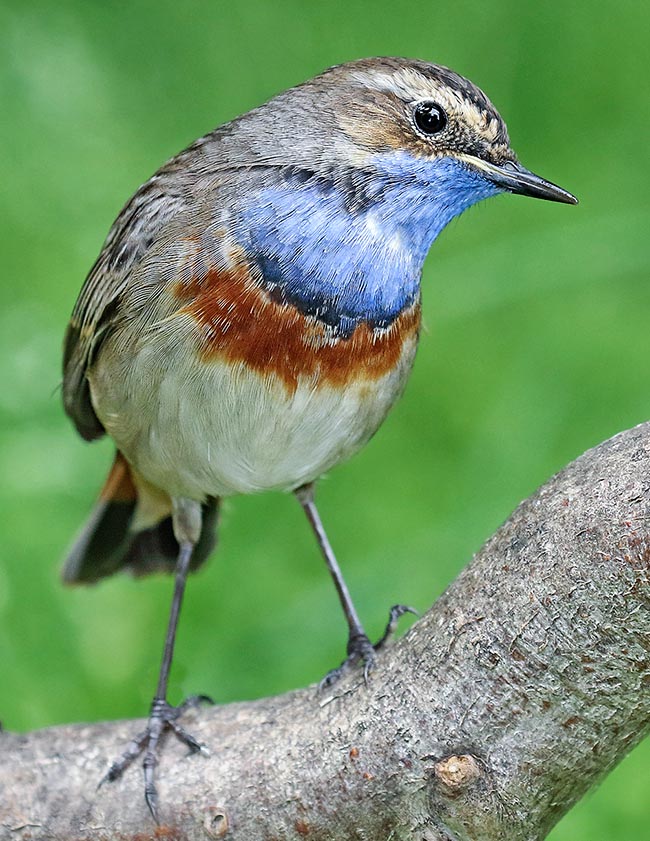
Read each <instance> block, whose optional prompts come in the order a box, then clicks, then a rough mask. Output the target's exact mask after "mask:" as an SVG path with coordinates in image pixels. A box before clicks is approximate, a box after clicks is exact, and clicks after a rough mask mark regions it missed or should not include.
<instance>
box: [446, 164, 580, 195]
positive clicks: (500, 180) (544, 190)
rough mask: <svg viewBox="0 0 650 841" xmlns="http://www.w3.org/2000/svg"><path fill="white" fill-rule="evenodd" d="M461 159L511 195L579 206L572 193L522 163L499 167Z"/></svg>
mask: <svg viewBox="0 0 650 841" xmlns="http://www.w3.org/2000/svg"><path fill="white" fill-rule="evenodd" d="M459 157H460V158H461V160H463V161H464V162H465V163H467V164H469V165H470V166H472V167H474V169H478V170H479V171H480V172H481V174H482V175H483V176H484V177H485V178H487V179H488V180H489V181H491V182H492V183H493V184H495V185H496V186H497V187H499V188H500V189H501V190H507V191H508V192H509V193H521V195H522V196H532V198H535V199H546V200H547V201H560V202H563V203H564V204H578V199H577V198H576V197H575V196H573V195H572V194H571V193H569V192H567V191H566V190H563V189H562V187H558V186H557V184H553V183H552V182H551V181H546V179H545V178H540V176H539V175H535V173H534V172H531V171H530V170H529V169H526V168H525V167H523V166H522V165H521V164H520V163H515V162H514V161H506V163H504V164H501V165H500V166H497V164H493V163H490V162H489V161H485V160H483V159H482V158H477V157H475V156H474V155H459Z"/></svg>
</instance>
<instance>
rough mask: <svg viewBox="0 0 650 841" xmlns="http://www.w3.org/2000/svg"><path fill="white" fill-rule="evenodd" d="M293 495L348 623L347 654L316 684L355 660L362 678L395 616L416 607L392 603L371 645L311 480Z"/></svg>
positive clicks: (336, 676) (333, 677)
mask: <svg viewBox="0 0 650 841" xmlns="http://www.w3.org/2000/svg"><path fill="white" fill-rule="evenodd" d="M295 495H296V497H297V498H298V501H299V502H300V504H301V505H302V507H303V510H304V512H305V514H306V515H307V519H308V520H309V522H310V524H311V527H312V529H313V531H314V534H315V535H316V540H317V541H318V545H319V546H320V550H321V552H322V554H323V558H324V559H325V563H326V564H327V568H328V569H329V571H330V575H331V576H332V579H333V581H334V586H335V587H336V592H337V593H338V595H339V599H340V601H341V606H342V608H343V613H344V614H345V620H346V622H347V623H348V644H347V657H346V659H345V660H344V661H343V663H341V665H340V666H338V667H337V668H336V669H332V671H331V672H328V673H327V674H326V675H325V677H324V678H323V680H322V681H321V684H320V685H321V688H324V687H327V686H331V685H332V684H333V683H335V682H336V681H337V680H338V679H339V678H340V677H341V675H342V674H343V673H344V672H345V671H346V670H347V669H348V668H349V667H350V666H354V665H356V664H357V663H359V662H361V663H363V674H364V678H365V679H366V680H367V679H368V675H369V674H370V672H371V670H372V669H373V667H374V665H375V659H376V658H375V652H377V651H378V650H379V649H380V648H382V647H383V646H384V644H385V643H386V641H387V640H388V638H389V637H390V635H391V634H392V633H393V631H394V630H395V626H396V624H397V620H398V619H399V617H400V616H402V615H403V614H404V613H416V611H415V610H414V609H413V608H411V607H406V606H405V605H395V606H394V607H392V608H391V610H390V617H389V620H388V624H387V625H386V629H385V631H384V633H383V634H382V636H381V638H380V639H379V640H378V642H376V643H375V644H374V645H373V643H372V642H371V641H370V639H369V638H368V635H367V634H366V632H365V631H364V629H363V625H362V624H361V620H360V619H359V616H358V614H357V611H356V608H355V607H354V604H353V602H352V598H351V596H350V592H349V590H348V588H347V585H346V583H345V580H344V578H343V574H342V572H341V568H340V567H339V565H338V562H337V560H336V556H335V555H334V552H333V550H332V547H331V545H330V542H329V540H328V539H327V534H326V533H325V529H324V528H323V523H322V521H321V518H320V515H319V513H318V509H317V508H316V504H315V502H314V485H313V483H310V484H308V485H303V486H302V487H300V488H297V490H296V491H295Z"/></svg>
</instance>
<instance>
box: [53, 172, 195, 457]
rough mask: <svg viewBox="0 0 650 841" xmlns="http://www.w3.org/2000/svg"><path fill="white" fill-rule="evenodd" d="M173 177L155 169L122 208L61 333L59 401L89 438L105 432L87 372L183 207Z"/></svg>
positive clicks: (182, 198)
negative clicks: (134, 280) (135, 279)
mask: <svg viewBox="0 0 650 841" xmlns="http://www.w3.org/2000/svg"><path fill="white" fill-rule="evenodd" d="M173 183H174V182H173V179H172V178H170V177H168V175H167V173H163V172H162V171H161V173H158V174H157V175H155V176H154V177H153V178H151V179H150V180H149V181H147V182H146V183H145V184H143V186H142V187H141V188H140V189H139V190H138V192H137V193H136V194H135V195H134V196H133V198H132V199H131V200H130V201H129V203H128V204H127V205H126V206H125V207H124V209H123V210H122V212H121V213H120V215H119V216H118V218H117V219H116V220H115V223H114V224H113V227H112V228H111V230H110V232H109V234H108V237H107V238H106V242H105V243H104V246H103V248H102V251H101V253H100V255H99V257H98V258H97V261H96V262H95V265H94V266H93V267H92V269H91V270H90V273H89V274H88V277H87V278H86V281H85V283H84V285H83V288H82V289H81V292H80V294H79V298H78V299H77V303H76V304H75V307H74V310H73V312H72V316H71V318H70V323H69V324H68V328H67V331H66V334H65V340H64V351H63V405H64V407H65V410H66V412H67V414H68V415H69V416H70V417H71V418H72V420H73V422H74V424H75V426H76V428H77V430H78V432H79V434H80V435H81V436H82V437H83V438H85V439H86V440H88V441H92V440H93V439H95V438H100V437H101V436H102V435H104V427H103V426H102V424H101V422H100V420H99V419H98V417H97V415H96V414H95V410H94V409H93V406H92V402H91V399H90V389H89V385H88V379H87V373H88V369H89V368H90V366H91V365H92V364H93V361H94V360H95V359H96V357H97V353H98V352H99V350H100V348H101V346H102V343H103V341H104V340H105V339H106V337H107V335H108V334H109V333H110V332H111V330H112V329H113V326H114V324H115V322H116V319H117V318H118V317H119V316H120V310H121V308H122V306H123V303H124V297H125V291H126V288H127V286H128V284H129V281H130V279H131V277H132V275H133V273H134V271H135V270H136V269H137V266H138V265H139V264H140V263H141V261H142V259H143V257H144V255H145V254H146V253H147V252H148V250H149V249H150V248H151V246H152V244H153V243H154V242H155V241H156V240H157V239H159V238H160V236H161V235H162V231H163V230H164V229H165V228H166V227H167V225H169V224H170V222H171V221H172V220H173V219H174V218H176V217H177V216H178V214H179V213H180V212H181V211H182V210H183V209H184V207H185V199H184V197H183V195H182V193H181V191H180V189H179V190H178V191H174V190H173V189H170V188H171V187H173Z"/></svg>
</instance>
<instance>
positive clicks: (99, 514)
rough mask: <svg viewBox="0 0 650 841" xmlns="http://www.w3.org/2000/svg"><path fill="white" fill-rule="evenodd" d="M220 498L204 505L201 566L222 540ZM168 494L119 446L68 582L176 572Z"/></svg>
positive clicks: (71, 555) (74, 552)
mask: <svg viewBox="0 0 650 841" xmlns="http://www.w3.org/2000/svg"><path fill="white" fill-rule="evenodd" d="M217 503H218V500H216V499H210V500H208V501H207V502H206V503H204V505H203V527H202V531H201V537H200V539H199V542H198V543H197V544H196V546H195V547H194V552H193V553H192V564H191V569H192V570H194V569H197V568H198V567H199V566H200V565H201V564H202V563H203V561H205V559H206V558H207V557H208V555H209V554H210V552H211V551H212V549H213V548H214V545H215V543H216V525H217V515H218V505H217ZM171 510H172V505H171V499H170V497H169V496H168V494H166V493H164V492H163V491H161V490H159V489H158V488H156V487H155V486H153V485H151V484H149V483H148V482H146V481H145V480H143V479H142V477H140V476H138V475H137V474H136V473H135V472H134V471H133V469H132V468H131V467H130V465H129V463H128V462H127V460H126V459H125V458H124V456H123V455H122V454H121V453H120V452H117V453H116V455H115V461H114V462H113V467H112V468H111V471H110V473H109V474H108V478H107V479H106V482H105V484H104V487H103V488H102V490H101V493H100V495H99V499H98V501H97V504H96V505H95V507H94V508H93V510H92V511H91V513H90V516H89V517H88V519H87V520H86V522H85V524H84V526H83V528H82V529H81V531H80V533H79V534H78V535H77V538H76V540H75V541H74V543H73V545H72V547H71V549H70V551H69V552H68V555H67V557H66V560H65V563H64V566H63V571H62V577H63V580H64V582H65V583H66V584H92V583H93V582H94V581H98V580H99V579H100V578H105V577H106V576H108V575H112V574H113V573H114V572H118V571H120V570H126V571H128V572H131V573H132V574H133V575H136V576H141V575H148V574H149V573H152V572H173V571H174V567H175V566H176V558H177V555H178V542H177V540H176V538H175V537H174V530H173V527H172V518H171Z"/></svg>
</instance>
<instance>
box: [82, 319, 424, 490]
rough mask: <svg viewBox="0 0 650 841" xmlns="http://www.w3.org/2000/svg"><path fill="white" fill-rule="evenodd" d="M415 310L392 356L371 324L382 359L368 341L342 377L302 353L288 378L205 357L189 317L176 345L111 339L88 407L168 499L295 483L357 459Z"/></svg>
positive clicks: (384, 400)
mask: <svg viewBox="0 0 650 841" xmlns="http://www.w3.org/2000/svg"><path fill="white" fill-rule="evenodd" d="M413 309H414V314H413V317H412V318H410V320H409V321H408V326H407V329H405V330H403V331H402V333H401V335H400V336H399V337H398V338H399V347H398V352H397V353H395V346H394V345H395V341H396V338H395V336H394V335H392V334H391V332H390V330H387V331H379V333H380V335H378V337H377V340H376V344H377V345H381V344H382V342H383V343H385V344H386V352H387V353H388V354H389V362H390V364H389V366H387V367H384V368H381V367H380V366H379V365H378V364H377V360H378V358H379V357H380V355H381V354H380V353H379V350H378V348H377V347H376V346H373V347H372V348H370V349H366V352H367V353H368V354H369V357H370V358H371V360H372V363H373V364H371V365H364V360H363V359H361V358H360V359H357V360H355V365H351V366H348V367H347V370H348V371H349V375H348V376H347V377H346V378H345V379H344V380H341V379H340V378H336V377H335V378H333V379H332V378H327V377H325V376H322V375H321V374H319V369H318V367H313V366H312V367H311V368H310V367H309V366H306V363H305V360H304V359H302V360H300V365H298V366H297V368H296V375H295V376H292V377H291V383H290V384H288V382H287V376H286V371H284V372H283V371H280V370H278V371H277V372H276V371H274V370H273V369H272V368H270V367H269V366H266V367H263V368H261V369H257V370H256V369H255V368H254V367H251V365H250V363H249V361H248V360H245V359H237V358H236V357H233V356H232V354H227V353H224V354H223V355H215V354H213V355H212V356H211V358H210V359H207V360H206V358H205V357H202V356H201V355H200V354H198V353H196V352H195V349H196V342H195V341H190V340H189V338H190V334H191V333H192V332H194V333H195V328H196V324H192V323H191V322H190V321H189V320H188V321H187V323H186V325H185V328H186V336H185V337H183V335H182V334H181V335H179V334H178V326H177V329H176V330H175V332H174V340H173V341H167V340H166V339H165V337H164V335H161V336H160V337H159V339H158V342H151V341H143V342H141V343H140V344H139V346H138V347H137V350H136V352H135V355H134V353H133V352H132V350H131V351H129V350H127V349H126V347H125V343H124V342H123V341H122V340H120V337H119V336H117V337H116V338H115V340H114V341H112V342H110V343H109V346H108V347H106V348H105V350H104V352H103V353H102V355H101V358H100V361H99V363H98V364H97V365H96V366H95V369H94V370H93V372H92V373H91V375H90V377H89V379H90V383H91V393H92V395H93V402H94V406H95V410H96V412H97V415H98V417H99V418H100V420H101V421H102V423H103V424H104V426H105V427H106V430H107V432H108V433H109V434H110V435H111V437H112V438H113V439H114V440H115V442H116V444H117V446H118V448H119V449H120V450H121V451H122V452H123V453H124V454H125V456H126V457H127V458H128V459H129V461H131V463H133V464H134V466H135V467H136V468H137V470H138V471H139V472H140V473H141V474H142V475H143V476H144V477H145V478H146V479H148V480H149V481H150V482H152V483H153V484H155V485H157V486H158V487H160V488H162V489H164V490H165V491H167V492H168V493H169V494H170V495H172V496H186V497H191V498H195V499H202V498H204V497H205V496H224V495H230V494H237V493H255V492H257V491H263V490H271V489H283V490H289V489H293V488H296V487H298V486H300V485H302V484H304V483H306V482H309V481H312V480H313V479H316V478H317V477H318V476H320V475H321V474H322V473H323V472H324V471H326V470H328V469H329V468H331V467H332V466H334V465H335V464H337V463H338V462H340V461H342V460H344V459H346V458H348V457H349V456H351V455H353V454H354V453H355V452H357V451H358V450H359V449H360V448H361V447H362V446H363V445H364V444H365V443H366V441H367V440H368V439H369V438H370V437H371V436H372V435H373V433H374V432H375V431H376V430H377V428H378V427H379V425H380V424H381V422H382V421H383V419H384V418H385V416H386V414H387V412H388V411H389V409H390V407H391V406H392V405H393V403H394V402H395V400H396V399H397V398H398V397H399V395H400V393H401V392H402V390H403V388H404V385H405V382H406V379H407V377H408V374H409V372H410V369H411V366H412V363H413V358H414V355H415V350H416V346H417V334H418V327H419V307H414V308H413ZM398 327H399V326H398ZM398 327H396V328H395V329H398ZM184 339H185V340H184ZM340 341H348V342H349V341H350V340H349V339H348V340H340ZM161 342H162V343H163V344H164V346H161ZM362 347H363V346H362ZM350 348H352V346H350ZM350 352H352V351H351V350H350ZM280 358H282V357H279V359H280ZM278 364H281V363H280V362H278ZM283 364H286V359H285V363H283ZM344 368H345V366H344ZM337 370H338V368H337Z"/></svg>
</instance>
